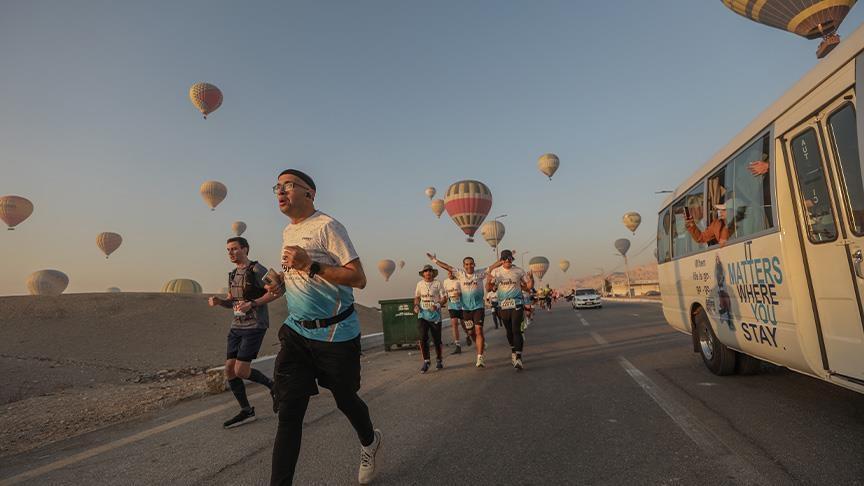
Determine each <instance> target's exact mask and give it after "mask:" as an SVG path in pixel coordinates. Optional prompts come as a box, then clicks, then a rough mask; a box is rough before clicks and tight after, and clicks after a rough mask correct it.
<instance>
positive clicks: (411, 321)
mask: <svg viewBox="0 0 864 486" xmlns="http://www.w3.org/2000/svg"><path fill="white" fill-rule="evenodd" d="M378 304H379V305H380V306H381V324H382V327H383V328H384V350H385V351H390V348H391V347H393V346H399V347H402V346H405V345H411V346H416V345H417V342H418V341H419V340H420V333H419V331H418V330H417V314H415V313H414V299H391V300H379V301H378Z"/></svg>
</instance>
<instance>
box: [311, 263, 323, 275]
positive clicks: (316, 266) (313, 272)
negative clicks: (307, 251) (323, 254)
mask: <svg viewBox="0 0 864 486" xmlns="http://www.w3.org/2000/svg"><path fill="white" fill-rule="evenodd" d="M320 271H321V264H320V263H318V262H312V265H309V278H315V275H317V274H318V272H320Z"/></svg>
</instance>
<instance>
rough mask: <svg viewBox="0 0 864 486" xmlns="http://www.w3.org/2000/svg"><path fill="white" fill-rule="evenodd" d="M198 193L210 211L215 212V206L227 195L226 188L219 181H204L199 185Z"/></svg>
mask: <svg viewBox="0 0 864 486" xmlns="http://www.w3.org/2000/svg"><path fill="white" fill-rule="evenodd" d="M200 192H201V197H203V198H204V202H205V203H207V205H208V206H210V211H215V210H216V206H218V205H219V203H221V202H222V200H223V199H225V196H227V195H228V188H227V187H225V184H222V183H221V182H219V181H206V182H204V183H203V184H201V189H200Z"/></svg>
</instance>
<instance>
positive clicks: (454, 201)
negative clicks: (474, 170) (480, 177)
mask: <svg viewBox="0 0 864 486" xmlns="http://www.w3.org/2000/svg"><path fill="white" fill-rule="evenodd" d="M444 208H445V209H446V210H447V214H449V215H450V218H451V219H453V222H454V223H456V226H458V227H459V228H460V229H461V230H462V231H463V232H464V233H465V234H466V235H468V241H469V242H473V241H474V233H476V232H477V228H479V227H480V225H481V224H483V220H484V219H486V216H488V215H489V210H490V209H492V191H490V190H489V188H488V187H487V186H486V184H483V183H482V182H480V181H473V180H465V181H459V182H454V183H453V184H451V185H450V187H449V188H448V189H447V195H446V196H445V197H444Z"/></svg>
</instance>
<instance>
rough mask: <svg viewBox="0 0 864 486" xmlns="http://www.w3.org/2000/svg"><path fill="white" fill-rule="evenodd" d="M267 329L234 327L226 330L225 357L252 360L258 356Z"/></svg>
mask: <svg viewBox="0 0 864 486" xmlns="http://www.w3.org/2000/svg"><path fill="white" fill-rule="evenodd" d="M266 333H267V329H234V328H232V329H231V330H230V331H228V353H227V354H226V359H236V360H237V361H246V362H249V361H252V360H253V359H255V358H257V357H258V351H260V350H261V343H262V342H264V334H266Z"/></svg>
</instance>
